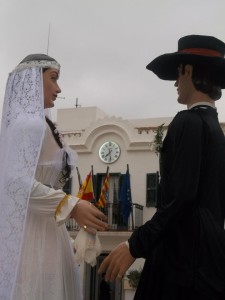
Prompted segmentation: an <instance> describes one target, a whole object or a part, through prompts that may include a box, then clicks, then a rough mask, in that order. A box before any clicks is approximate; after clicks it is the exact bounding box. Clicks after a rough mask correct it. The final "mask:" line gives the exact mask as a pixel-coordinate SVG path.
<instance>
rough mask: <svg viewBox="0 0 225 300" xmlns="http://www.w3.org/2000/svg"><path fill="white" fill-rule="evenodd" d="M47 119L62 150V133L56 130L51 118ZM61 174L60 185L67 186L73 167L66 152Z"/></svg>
mask: <svg viewBox="0 0 225 300" xmlns="http://www.w3.org/2000/svg"><path fill="white" fill-rule="evenodd" d="M45 119H46V122H47V123H48V125H49V127H50V129H51V131H52V134H53V137H54V139H55V141H56V143H57V144H58V146H59V147H60V148H61V149H62V148H63V144H62V142H61V139H60V133H59V131H58V129H57V128H56V126H55V124H54V123H53V122H52V121H51V120H50V119H49V118H47V117H45ZM61 173H62V177H61V178H60V180H59V181H60V183H62V184H63V185H65V184H66V182H67V181H68V180H69V178H70V175H71V166H70V165H69V164H68V153H67V152H66V151H64V154H63V169H62V172H61Z"/></svg>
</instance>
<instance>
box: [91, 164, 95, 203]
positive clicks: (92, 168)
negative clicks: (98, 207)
mask: <svg viewBox="0 0 225 300" xmlns="http://www.w3.org/2000/svg"><path fill="white" fill-rule="evenodd" d="M91 178H92V184H93V190H94V196H95V195H96V184H95V182H94V167H93V165H91ZM95 201H96V198H94V199H93V202H95Z"/></svg>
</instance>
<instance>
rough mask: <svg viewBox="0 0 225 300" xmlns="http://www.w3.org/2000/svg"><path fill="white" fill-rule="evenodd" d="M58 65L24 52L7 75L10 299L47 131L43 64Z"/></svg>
mask: <svg viewBox="0 0 225 300" xmlns="http://www.w3.org/2000/svg"><path fill="white" fill-rule="evenodd" d="M49 67H51V68H56V69H59V68H60V66H59V64H58V63H57V62H56V61H55V60H54V59H52V58H51V57H49V56H47V55H44V54H34V55H29V56H27V57H26V58H25V59H24V60H23V61H22V62H21V63H20V64H19V65H18V66H17V67H16V68H15V69H14V70H13V72H12V73H10V74H9V77H8V81H7V85H6V92H5V98H4V104H3V113H2V124H1V134H0V299H4V300H10V299H11V294H12V291H13V286H14V282H15V278H16V273H17V268H18V262H19V259H20V251H21V244H22V239H23V231H24V224H25V219H26V213H27V205H28V200H29V195H30V191H31V187H32V184H33V179H34V174H35V169H36V165H37V161H38V158H39V154H40V149H41V145H42V140H43V136H44V130H45V126H46V125H45V110H44V100H43V80H42V69H43V68H49Z"/></svg>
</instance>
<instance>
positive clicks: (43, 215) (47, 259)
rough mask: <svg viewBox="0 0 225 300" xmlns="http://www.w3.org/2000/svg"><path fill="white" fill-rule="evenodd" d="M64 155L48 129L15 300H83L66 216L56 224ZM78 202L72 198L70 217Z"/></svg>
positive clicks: (32, 196)
mask: <svg viewBox="0 0 225 300" xmlns="http://www.w3.org/2000/svg"><path fill="white" fill-rule="evenodd" d="M62 151H63V149H60V148H59V146H58V145H57V143H56V141H55V140H54V137H53V135H52V133H51V130H50V128H49V127H48V126H47V125H46V132H45V137H44V141H43V146H42V150H41V154H40V158H39V162H38V166H37V169H36V176H35V182H34V184H33V188H32V191H31V195H30V200H29V205H28V211H27V218H26V222H25V228H24V236H23V243H22V251H21V257H20V263H19V266H18V272H17V279H16V283H15V286H14V294H13V300H81V299H83V298H82V289H81V283H80V279H79V266H78V265H77V264H76V262H75V260H74V252H73V249H72V245H71V241H70V237H69V234H68V232H67V230H66V227H65V224H64V222H65V221H66V216H65V214H64V215H63V216H62V217H61V219H60V222H59V223H57V222H56V220H55V211H56V207H57V206H58V204H59V203H60V201H61V200H62V199H63V198H64V196H65V193H64V192H63V191H62V190H61V189H55V188H59V187H60V182H58V178H59V174H60V167H59V166H60V164H61V163H59V158H60V156H62ZM49 186H53V187H54V188H50V187H49ZM77 200H78V199H77V198H76V197H70V199H69V201H68V203H67V207H66V209H67V211H68V213H67V216H68V215H69V213H70V211H71V210H72V208H73V207H74V205H75V204H76V202H77ZM64 213H65V211H64Z"/></svg>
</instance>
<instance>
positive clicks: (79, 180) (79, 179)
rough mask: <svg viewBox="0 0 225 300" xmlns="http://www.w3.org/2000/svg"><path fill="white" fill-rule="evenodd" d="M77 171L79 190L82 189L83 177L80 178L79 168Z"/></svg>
mask: <svg viewBox="0 0 225 300" xmlns="http://www.w3.org/2000/svg"><path fill="white" fill-rule="evenodd" d="M76 170H77V177H78V183H79V188H81V187H82V180H81V177H80V172H79V170H78V167H76Z"/></svg>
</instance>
